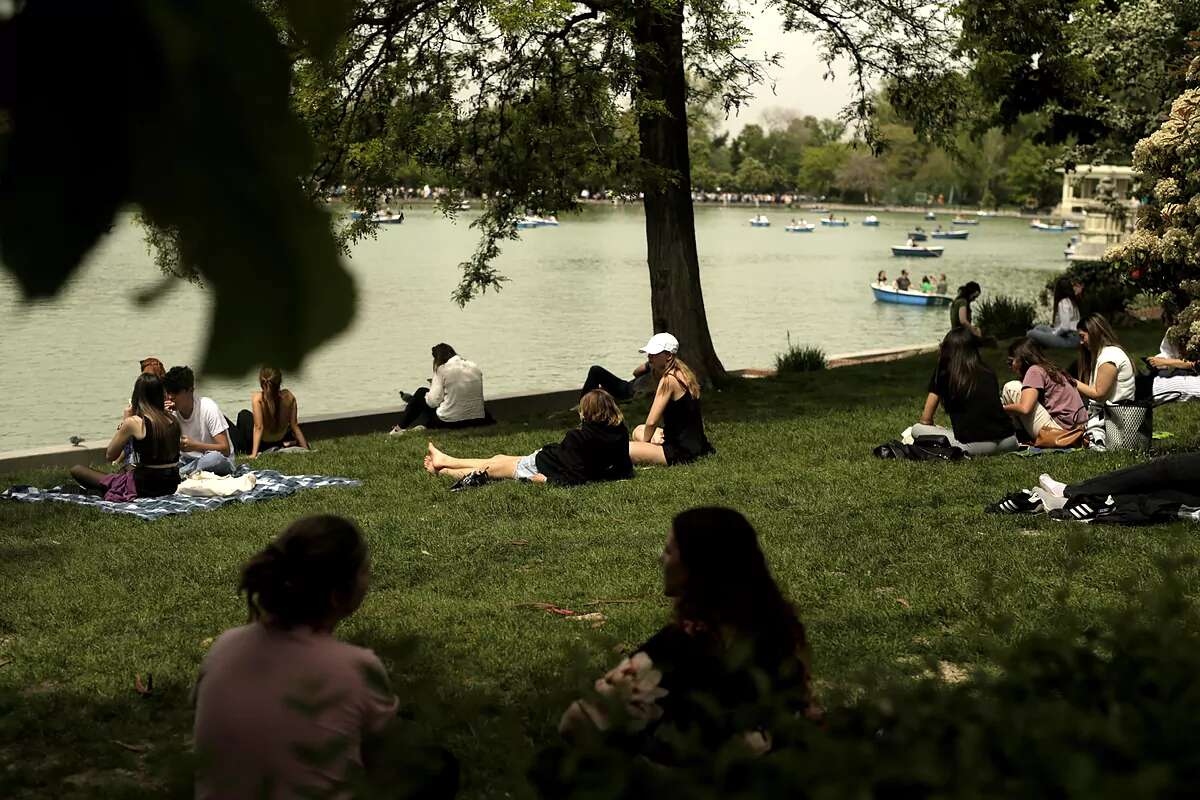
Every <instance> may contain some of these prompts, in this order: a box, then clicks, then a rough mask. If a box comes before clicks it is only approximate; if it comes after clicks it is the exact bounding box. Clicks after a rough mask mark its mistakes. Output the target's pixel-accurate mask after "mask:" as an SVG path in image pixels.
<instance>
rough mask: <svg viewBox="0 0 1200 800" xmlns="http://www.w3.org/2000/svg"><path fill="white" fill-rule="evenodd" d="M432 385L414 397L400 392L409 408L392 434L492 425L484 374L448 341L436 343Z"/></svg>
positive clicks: (417, 392)
mask: <svg viewBox="0 0 1200 800" xmlns="http://www.w3.org/2000/svg"><path fill="white" fill-rule="evenodd" d="M431 353H432V355H433V375H432V377H430V379H429V386H422V387H421V388H419V389H417V390H416V391H415V392H413V393H412V394H409V393H407V392H401V393H400V397H401V398H402V399H403V400H404V402H405V403H407V405H406V406H405V407H404V413H403V414H402V415H401V417H400V422H399V423H398V424H397V425H396V426H395V427H393V428H392V430H391V432H392V433H393V434H402V433H404V432H405V431H407V430H413V429H416V430H422V429H424V428H473V427H476V426H478V425H490V424H492V423H493V422H494V420H493V419H492V418H491V417H489V416H488V414H487V410H486V409H485V408H484V403H483V371H482V370H481V369H479V367H478V366H477V365H476V364H475V362H473V361H468V360H467V359H465V358H463V357H462V356H460V355H459V354H458V353H457V352H455V350H454V348H453V347H451V346H450V345H448V344H446V343H445V342H441V343H439V344H435V345H434V346H433V348H432V350H431Z"/></svg>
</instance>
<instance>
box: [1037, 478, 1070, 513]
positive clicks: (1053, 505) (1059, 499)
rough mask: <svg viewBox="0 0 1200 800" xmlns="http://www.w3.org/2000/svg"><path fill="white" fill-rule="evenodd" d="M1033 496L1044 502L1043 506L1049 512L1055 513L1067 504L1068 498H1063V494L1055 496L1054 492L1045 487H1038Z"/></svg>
mask: <svg viewBox="0 0 1200 800" xmlns="http://www.w3.org/2000/svg"><path fill="white" fill-rule="evenodd" d="M1043 477H1044V476H1043ZM1033 494H1034V496H1035V497H1037V499H1038V500H1041V501H1042V505H1043V506H1044V507H1045V509H1046V510H1047V511H1054V510H1056V509H1059V508H1062V507H1063V506H1065V505H1066V504H1067V498H1065V497H1063V496H1062V495H1061V494H1054V493H1053V492H1052V491H1050V490H1049V489H1046V488H1045V487H1043V486H1038V487H1037V488H1035V489H1034V490H1033Z"/></svg>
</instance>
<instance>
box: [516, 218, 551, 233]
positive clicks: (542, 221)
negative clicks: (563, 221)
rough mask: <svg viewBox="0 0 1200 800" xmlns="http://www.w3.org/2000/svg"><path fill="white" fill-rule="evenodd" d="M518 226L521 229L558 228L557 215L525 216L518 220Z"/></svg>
mask: <svg viewBox="0 0 1200 800" xmlns="http://www.w3.org/2000/svg"><path fill="white" fill-rule="evenodd" d="M517 227H518V228H520V229H521V230H524V229H526V228H557V227H558V218H557V217H553V216H551V217H530V216H524V217H521V218H520V219H519V220H517Z"/></svg>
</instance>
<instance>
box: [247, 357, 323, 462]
mask: <svg viewBox="0 0 1200 800" xmlns="http://www.w3.org/2000/svg"><path fill="white" fill-rule="evenodd" d="M282 383H283V373H281V372H280V371H279V370H278V369H276V368H275V367H263V368H262V369H260V370H259V371H258V386H259V391H257V392H254V393H253V394H251V395H250V408H248V409H246V408H243V409H242V410H241V411H239V412H238V416H237V423H236V425H235V426H234V429H233V430H234V433H235V434H236V439H237V441H236V442H235V444H236V446H237V449H238V450H239V451H240V452H243V453H247V454H248V455H249V457H250V458H258V454H259V453H260V452H262V451H263V450H268V449H270V448H273V447H286V446H288V445H291V444H293V443H294V444H297V445H299V446H300V447H303V448H304V449H306V450H307V449H308V440H307V439H305V438H304V431H302V430H300V409H299V404H298V403H297V402H296V395H294V394H292V392H291V390H290V389H281V388H279V387H280V384H282ZM289 434H290V436H289Z"/></svg>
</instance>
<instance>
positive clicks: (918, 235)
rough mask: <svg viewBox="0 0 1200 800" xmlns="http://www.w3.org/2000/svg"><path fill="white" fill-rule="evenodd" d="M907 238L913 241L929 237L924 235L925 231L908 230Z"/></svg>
mask: <svg viewBox="0 0 1200 800" xmlns="http://www.w3.org/2000/svg"><path fill="white" fill-rule="evenodd" d="M908 238H910V239H912V240H913V241H914V242H923V241H925V240H926V239H928V238H929V237H928V236H926V235H925V231H909V232H908Z"/></svg>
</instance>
